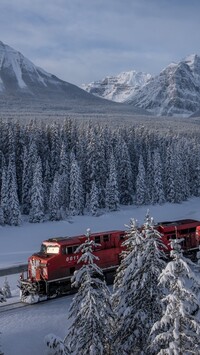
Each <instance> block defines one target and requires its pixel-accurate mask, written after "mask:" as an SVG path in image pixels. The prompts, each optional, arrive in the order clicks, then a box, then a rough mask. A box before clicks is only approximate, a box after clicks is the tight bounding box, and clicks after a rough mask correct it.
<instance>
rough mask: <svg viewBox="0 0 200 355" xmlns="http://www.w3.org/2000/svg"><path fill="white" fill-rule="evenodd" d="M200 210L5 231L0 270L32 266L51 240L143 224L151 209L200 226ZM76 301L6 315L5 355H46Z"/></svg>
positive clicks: (181, 208) (168, 208)
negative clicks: (30, 262)
mask: <svg viewBox="0 0 200 355" xmlns="http://www.w3.org/2000/svg"><path fill="white" fill-rule="evenodd" d="M199 207H200V198H192V199H189V200H188V201H186V202H183V203H182V204H169V203H167V204H164V205H162V206H145V207H144V206H142V207H134V206H128V207H123V208H121V210H120V211H118V212H113V213H109V214H108V213H106V214H103V215H101V216H99V217H91V216H77V217H71V218H70V219H69V220H66V221H60V222H45V223H41V224H30V223H24V224H23V225H22V226H21V227H0V245H1V248H0V268H3V267H6V266H10V265H17V264H20V263H25V262H27V257H28V256H29V255H31V254H32V253H33V252H35V251H38V250H39V248H40V244H41V242H42V241H43V240H44V239H46V238H50V237H55V236H66V235H69V236H70V235H71V236H72V235H76V234H83V233H85V232H86V229H87V228H90V229H91V231H93V232H98V231H106V230H113V229H125V228H126V227H125V226H124V225H127V224H129V221H130V218H132V217H133V218H135V219H137V220H138V222H139V224H142V222H143V220H144V217H145V214H146V211H147V209H148V208H149V209H150V214H151V216H153V217H154V220H155V222H159V221H164V220H165V221H166V220H176V219H185V218H192V219H196V220H200V208H199ZM18 278H19V275H11V276H8V277H7V279H8V282H9V284H10V286H11V290H12V295H13V297H12V299H11V300H10V301H17V300H18V299H19V290H18V289H17V279H18ZM3 282H4V277H2V278H0V286H2V285H3ZM71 299H72V296H68V297H64V298H60V299H56V300H51V301H49V302H46V303H40V304H36V305H32V306H30V307H26V308H21V309H18V310H12V311H9V312H8V313H2V314H1V321H0V332H1V333H2V335H1V337H0V344H2V350H3V351H4V353H5V355H35V354H36V353H37V354H39V355H40V354H41V355H42V354H44V353H45V345H44V337H45V335H47V334H49V333H54V334H56V335H58V336H60V337H61V338H63V337H64V336H65V334H66V332H67V326H68V324H67V313H68V308H69V304H70V302H71ZM10 301H9V302H10ZM0 307H1V305H0Z"/></svg>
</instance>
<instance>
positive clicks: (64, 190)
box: [59, 143, 70, 211]
mask: <svg viewBox="0 0 200 355" xmlns="http://www.w3.org/2000/svg"><path fill="white" fill-rule="evenodd" d="M69 171H70V163H69V155H68V154H67V151H66V146H65V144H64V143H63V144H62V147H61V152H60V167H59V175H60V194H61V207H62V208H63V210H64V211H66V209H68V208H69V199H70V198H69V177H70V174H69Z"/></svg>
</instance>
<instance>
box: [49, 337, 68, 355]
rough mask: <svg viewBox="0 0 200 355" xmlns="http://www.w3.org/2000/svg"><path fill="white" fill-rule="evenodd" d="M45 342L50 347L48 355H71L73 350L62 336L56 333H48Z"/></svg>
mask: <svg viewBox="0 0 200 355" xmlns="http://www.w3.org/2000/svg"><path fill="white" fill-rule="evenodd" d="M44 342H45V344H46V346H47V348H48V352H47V354H48V355H70V354H71V352H70V350H69V348H68V347H67V344H64V342H63V341H62V339H61V338H59V337H57V336H56V335H54V334H48V335H46V337H45V339H44Z"/></svg>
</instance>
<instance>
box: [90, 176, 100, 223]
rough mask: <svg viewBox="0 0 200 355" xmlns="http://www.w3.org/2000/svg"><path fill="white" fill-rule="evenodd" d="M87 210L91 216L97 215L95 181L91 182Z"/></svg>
mask: <svg viewBox="0 0 200 355" xmlns="http://www.w3.org/2000/svg"><path fill="white" fill-rule="evenodd" d="M89 210H90V212H91V214H92V215H93V216H97V215H98V210H99V191H98V189H97V186H96V183H95V181H93V183H92V190H91V192H90V206H89Z"/></svg>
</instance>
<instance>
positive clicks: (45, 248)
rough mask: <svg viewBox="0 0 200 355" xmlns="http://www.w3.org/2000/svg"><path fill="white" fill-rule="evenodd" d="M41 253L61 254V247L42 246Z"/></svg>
mask: <svg viewBox="0 0 200 355" xmlns="http://www.w3.org/2000/svg"><path fill="white" fill-rule="evenodd" d="M40 252H41V253H43V254H59V246H58V245H53V244H52V245H45V244H42V245H41V249H40Z"/></svg>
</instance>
